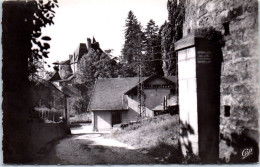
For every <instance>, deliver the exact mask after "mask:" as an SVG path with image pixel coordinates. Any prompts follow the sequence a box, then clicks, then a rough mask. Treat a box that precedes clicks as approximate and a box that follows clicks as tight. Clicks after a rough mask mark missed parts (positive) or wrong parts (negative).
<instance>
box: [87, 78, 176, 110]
mask: <svg viewBox="0 0 260 167" xmlns="http://www.w3.org/2000/svg"><path fill="white" fill-rule="evenodd" d="M153 77H156V76H151V77H142V78H141V81H142V82H145V81H147V80H150V79H152V78H153ZM162 78H165V79H167V80H168V81H170V82H174V81H173V80H174V78H175V79H176V77H170V78H169V77H162ZM138 80H139V78H138V77H128V78H106V79H98V80H97V81H96V84H95V88H94V90H93V94H92V96H91V99H90V104H89V110H92V111H94V110H123V109H127V108H126V106H125V105H124V103H123V95H124V94H125V93H127V92H128V91H130V90H132V89H134V88H135V87H136V86H137V85H138Z"/></svg>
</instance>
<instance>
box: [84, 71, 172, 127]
mask: <svg viewBox="0 0 260 167" xmlns="http://www.w3.org/2000/svg"><path fill="white" fill-rule="evenodd" d="M140 80H141V83H142V84H143V92H144V97H145V98H144V99H145V100H144V101H145V104H144V106H145V112H144V113H142V114H143V115H144V116H147V117H153V116H154V115H155V112H159V111H160V110H163V107H161V108H160V107H159V106H162V104H166V103H167V102H166V101H168V106H170V105H176V100H175V101H174V100H172V99H176V98H175V96H176V94H175V90H176V77H163V76H151V77H142V78H141V79H140ZM138 83H139V77H129V78H106V79H98V80H97V81H96V83H95V88H94V90H93V93H92V96H91V99H90V104H89V108H88V111H91V112H92V116H93V118H92V120H93V129H94V130H97V131H103V130H104V131H106V130H110V129H111V128H112V127H113V126H114V125H115V124H120V123H126V122H130V121H133V120H136V119H137V118H138V117H139V116H140V110H139V104H140V102H139V98H138V95H137V90H138V85H139V84H138ZM165 100H166V101H165ZM173 101H174V102H173ZM158 108H159V110H156V111H155V110H153V109H158Z"/></svg>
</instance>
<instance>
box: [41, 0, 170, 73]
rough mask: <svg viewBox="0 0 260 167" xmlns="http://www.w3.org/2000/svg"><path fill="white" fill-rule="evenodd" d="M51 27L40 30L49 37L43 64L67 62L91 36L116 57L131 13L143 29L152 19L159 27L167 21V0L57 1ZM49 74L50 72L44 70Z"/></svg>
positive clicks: (122, 42)
mask: <svg viewBox="0 0 260 167" xmlns="http://www.w3.org/2000/svg"><path fill="white" fill-rule="evenodd" d="M58 2H59V8H57V9H56V10H55V11H56V15H55V18H54V25H51V26H47V27H46V28H44V29H42V33H43V35H47V36H50V37H51V38H52V40H51V41H50V42H49V43H50V46H51V48H50V53H49V58H47V59H46V61H47V63H48V64H49V65H51V64H52V63H53V62H54V61H57V60H58V61H63V60H66V59H68V58H69V55H70V54H72V53H73V52H74V51H75V50H76V48H77V47H78V46H79V43H86V40H87V38H91V39H92V37H93V36H94V37H95V39H96V41H98V42H99V44H100V47H101V49H103V50H106V49H113V50H114V51H113V53H112V55H113V56H119V55H120V52H121V49H122V46H123V44H124V30H125V20H126V18H127V15H128V12H129V11H130V10H132V11H133V13H134V14H135V16H136V17H137V20H138V21H139V22H140V23H141V25H142V26H143V27H144V28H145V27H146V25H147V23H148V21H149V20H150V19H153V20H154V21H155V23H156V24H157V25H159V26H161V25H162V24H163V23H164V22H165V20H167V18H168V12H167V0H59V1H58ZM47 70H52V69H47Z"/></svg>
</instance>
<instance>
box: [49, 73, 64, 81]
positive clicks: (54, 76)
mask: <svg viewBox="0 0 260 167" xmlns="http://www.w3.org/2000/svg"><path fill="white" fill-rule="evenodd" d="M48 80H49V81H59V80H61V77H60V74H59V72H57V71H56V72H55V74H54V75H53V76H52V77H51V78H50V79H48Z"/></svg>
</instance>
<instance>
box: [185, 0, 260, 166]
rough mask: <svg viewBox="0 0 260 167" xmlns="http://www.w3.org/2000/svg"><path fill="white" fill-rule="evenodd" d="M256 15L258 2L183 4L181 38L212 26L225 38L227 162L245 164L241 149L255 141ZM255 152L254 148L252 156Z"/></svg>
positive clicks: (223, 134) (223, 153) (223, 145)
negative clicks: (228, 109)
mask: <svg viewBox="0 0 260 167" xmlns="http://www.w3.org/2000/svg"><path fill="white" fill-rule="evenodd" d="M257 16H258V2H257V0H239V1H238V0H228V1H224V0H187V1H186V10H185V22H184V26H183V34H184V36H186V35H188V34H189V33H192V32H194V31H195V30H196V29H200V28H208V27H213V28H214V29H215V30H216V31H220V32H221V33H222V34H223V37H224V46H223V47H222V54H223V62H222V69H221V85H220V90H221V98H220V102H221V106H220V108H221V111H220V144H219V147H220V155H219V156H220V158H221V159H225V160H226V161H227V162H228V161H229V162H244V161H243V160H242V157H241V153H242V151H243V149H244V148H247V147H254V146H256V145H257V142H258V91H259V90H258V67H259V66H258V50H257V49H258V48H257V44H258V40H257V38H258V22H257V21H258V17H257ZM224 23H226V25H227V26H226V29H225V28H224V26H223V24H224ZM228 27H229V28H228ZM228 29H229V32H228V31H227V30H228ZM224 106H230V116H225V111H224V108H225V107H224ZM257 153H258V149H257V148H255V147H254V148H253V154H257ZM254 156H256V155H254ZM256 157H257V156H256ZM247 159H250V157H249V158H246V159H245V160H247ZM248 161H249V160H248ZM252 161H255V160H252Z"/></svg>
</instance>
